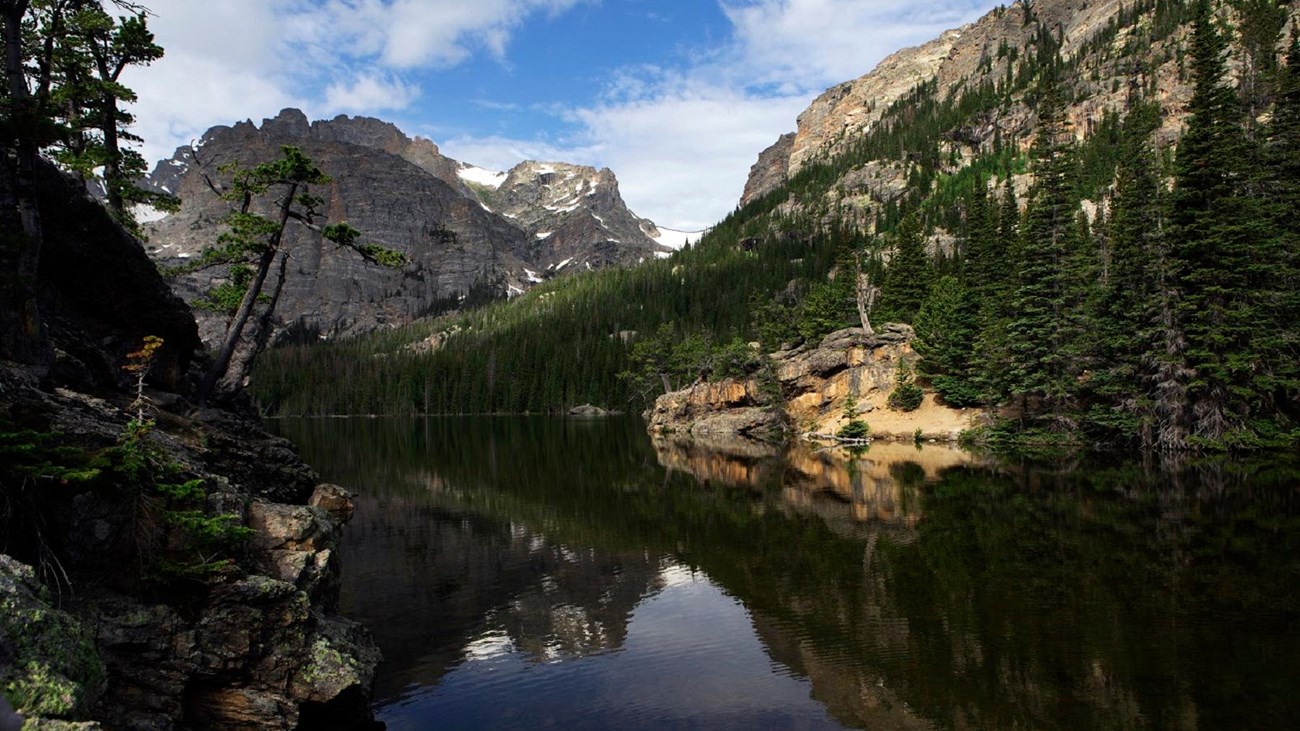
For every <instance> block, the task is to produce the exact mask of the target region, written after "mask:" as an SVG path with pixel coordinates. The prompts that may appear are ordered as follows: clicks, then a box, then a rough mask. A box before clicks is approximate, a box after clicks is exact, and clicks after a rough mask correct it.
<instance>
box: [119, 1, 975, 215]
mask: <svg viewBox="0 0 1300 731" xmlns="http://www.w3.org/2000/svg"><path fill="white" fill-rule="evenodd" d="M147 5H148V6H149V7H150V8H151V10H152V11H153V14H154V17H153V18H152V19H151V26H152V27H153V28H154V30H155V32H156V33H157V36H158V42H159V43H161V44H162V45H163V46H164V48H166V50H167V55H166V56H165V57H164V58H163V59H162V60H161V61H159V62H158V63H156V64H154V65H153V66H152V67H149V68H147V69H133V70H132V75H131V77H130V78H128V79H127V83H128V84H129V85H131V86H132V87H133V88H134V89H136V91H137V92H138V93H139V94H140V102H139V104H138V105H137V108H136V113H137V116H138V118H139V124H138V129H137V132H139V133H140V134H142V135H143V136H144V137H145V139H146V144H145V148H144V150H143V151H144V153H145V155H146V157H148V158H150V159H159V158H162V157H167V156H169V155H170V154H171V151H172V150H173V149H174V148H175V147H176V146H178V145H182V144H186V143H187V142H189V141H190V140H192V139H195V138H197V137H198V136H200V135H201V134H202V133H203V131H204V130H206V129H207V128H208V127H210V126H212V125H216V124H233V123H234V122H237V121H240V120H243V119H252V120H254V121H260V120H261V119H263V118H265V117H270V116H274V115H275V114H276V113H277V112H278V111H279V110H280V109H281V108H283V107H286V106H295V107H299V108H301V109H303V110H304V111H305V112H306V113H307V114H308V116H310V117H312V118H313V119H320V118H328V117H333V116H335V115H337V114H350V115H367V116H374V117H379V118H381V119H385V120H388V121H391V122H394V123H395V124H397V125H398V126H399V127H401V128H402V130H403V131H405V132H406V133H407V134H409V135H420V136H423V137H427V138H429V139H432V140H433V141H434V142H435V143H437V144H438V145H439V147H440V148H441V149H442V151H443V153H444V154H447V155H449V156H451V157H453V158H456V159H457V160H461V161H464V162H469V163H472V164H475V165H480V166H482V167H487V168H491V169H495V170H504V169H507V168H509V167H511V166H512V165H514V164H515V163H518V162H520V161H522V160H525V159H540V160H557V161H564V162H574V163H582V164H588V165H595V166H597V167H609V168H611V169H612V170H614V172H615V174H616V175H617V176H618V178H619V182H620V186H621V190H622V192H623V196H624V198H625V199H626V200H627V202H628V204H629V206H630V207H631V208H632V209H633V210H634V211H636V212H637V213H638V214H640V215H642V216H646V217H649V218H651V219H652V220H654V221H655V222H657V223H659V224H661V225H665V226H669V227H672V228H678V229H685V230H698V229H700V228H703V227H705V226H708V225H710V224H712V223H714V222H716V221H717V220H719V219H720V218H721V217H722V216H724V215H726V213H727V212H728V211H730V210H731V209H732V207H734V206H735V204H736V201H737V200H738V198H739V196H740V193H741V189H742V188H743V186H744V182H745V176H746V174H747V172H748V170H749V166H750V165H752V164H753V162H754V160H755V159H756V158H757V156H758V153H759V152H760V151H761V150H762V149H763V148H765V147H767V146H768V145H769V144H771V143H772V142H774V141H775V140H776V138H777V136H778V135H780V134H781V133H783V132H789V131H793V130H794V129H795V118H796V116H797V115H798V114H799V112H801V111H802V110H803V109H804V108H805V107H806V106H807V105H808V103H809V102H810V101H812V99H813V98H814V97H816V96H817V95H818V94H819V93H821V92H822V91H823V90H825V89H826V88H827V87H830V86H832V85H834V84H837V83H839V82H842V81H847V80H849V79H852V78H856V77H857V76H860V75H862V74H864V73H866V72H868V71H869V70H871V68H873V67H874V66H875V64H876V63H877V62H879V61H880V60H881V59H882V58H884V57H885V56H886V55H888V54H889V53H892V52H893V51H896V50H898V49H899V48H902V47H905V46H909V45H915V44H917V43H922V42H924V41H926V40H929V39H931V38H933V37H935V36H937V35H938V34H939V33H940V32H942V31H943V30H946V29H948V28H953V27H957V26H960V25H962V24H964V23H967V22H970V21H973V20H975V19H976V18H978V17H979V16H980V15H982V14H983V13H985V12H987V11H988V10H990V9H992V7H993V6H994V5H995V3H993V2H990V1H989V0H938V1H937V2H929V3H916V2H910V1H907V0H201V1H200V0H151V1H149V2H147Z"/></svg>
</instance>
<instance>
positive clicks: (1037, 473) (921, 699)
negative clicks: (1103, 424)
mask: <svg viewBox="0 0 1300 731" xmlns="http://www.w3.org/2000/svg"><path fill="white" fill-rule="evenodd" d="M278 428H279V429H280V430H281V431H282V433H284V434H285V435H286V436H289V437H290V438H292V439H294V440H295V441H297V442H298V443H299V445H300V446H301V448H302V451H303V453H304V456H305V457H306V458H307V459H308V461H310V462H311V463H312V464H313V465H315V466H316V467H317V469H318V470H319V471H320V472H321V474H322V476H323V477H324V478H325V479H327V480H330V481H334V482H338V483H341V484H344V485H347V486H349V487H351V488H352V489H354V490H356V491H357V492H358V493H360V498H359V500H358V502H357V514H356V518H355V519H354V521H353V523H352V524H351V525H350V526H349V527H348V529H347V534H346V536H345V544H344V547H343V561H344V566H345V577H344V588H343V598H342V604H343V610H344V612H345V613H346V614H349V615H350V616H353V617H355V618H357V619H359V620H361V621H363V622H365V623H366V624H367V625H369V626H370V627H371V628H372V629H373V631H374V633H375V636H376V638H377V639H378V641H379V643H380V645H381V647H382V649H383V651H384V654H385V657H386V663H385V665H384V666H383V667H382V669H381V677H380V678H379V681H378V688H377V711H378V715H379V717H380V718H381V719H383V720H384V721H386V722H387V723H388V725H389V728H391V729H425V728H439V729H472V728H491V729H498V728H521V729H523V728H527V729H533V728H565V729H583V728H592V729H603V728H619V729H638V728H644V729H661V728H706V729H765V728H790V729H821V728H863V729H932V728H941V729H1189V730H1190V729H1200V730H1202V731H1203V730H1206V729H1295V728H1300V478H1297V474H1300V472H1298V471H1297V465H1296V463H1295V461H1294V460H1290V459H1283V458H1279V457H1270V458H1267V459H1259V460H1256V461H1254V462H1252V463H1242V462H1230V463H1216V462H1203V463H1198V464H1185V465H1179V466H1177V467H1176V468H1174V467H1170V466H1164V467H1161V466H1159V465H1153V464H1145V465H1144V464H1140V463H1135V462H1134V463H1118V464H1094V463H1080V464H1071V465H1058V466H1056V467H1054V468H1052V469H1043V468H1037V469H1029V468H1026V467H1023V466H1014V465H1012V466H1008V465H994V464H990V463H988V462H986V461H982V460H979V459H976V458H973V457H971V456H970V455H966V454H963V453H961V452H957V451H953V450H948V449H944V448H940V447H929V446H927V447H925V448H924V449H922V450H917V449H916V448H914V447H912V446H911V445H906V446H903V445H877V446H873V447H872V448H871V449H870V450H869V451H868V452H866V453H865V454H864V455H861V456H860V457H858V458H856V459H848V458H845V457H843V456H838V457H837V456H835V455H831V454H825V453H815V452H812V451H809V450H796V451H793V452H791V453H789V454H783V455H772V454H765V453H763V452H762V451H761V450H759V449H756V448H751V447H748V446H743V445H719V447H716V448H703V447H686V446H683V445H675V444H669V443H652V442H651V441H650V439H649V438H648V437H647V436H646V435H645V433H644V431H643V428H642V426H641V424H640V423H639V422H637V421H635V420H631V419H628V420H621V419H620V420H611V421H573V420H561V419H544V418H496V419H488V418H484V419H427V420H412V419H390V420H385V419H372V420H317V421H291V422H280V423H279V427H278Z"/></svg>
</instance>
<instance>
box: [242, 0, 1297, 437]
mask: <svg viewBox="0 0 1300 731" xmlns="http://www.w3.org/2000/svg"><path fill="white" fill-rule="evenodd" d="M1233 8H1234V11H1233V13H1232V14H1231V17H1232V18H1234V19H1235V20H1236V21H1237V22H1234V23H1232V24H1229V23H1227V22H1226V21H1225V18H1226V17H1228V15H1226V14H1216V13H1215V12H1214V11H1213V8H1212V6H1211V3H1209V2H1205V1H1204V0H1199V1H1197V2H1191V3H1183V2H1178V1H1176V0H1158V1H1155V2H1145V3H1142V2H1139V3H1136V4H1134V5H1133V6H1132V7H1131V8H1128V9H1126V10H1125V11H1124V12H1121V13H1120V14H1119V15H1118V16H1117V17H1116V18H1115V19H1113V20H1112V22H1111V23H1110V25H1109V26H1107V27H1106V28H1104V29H1103V30H1101V31H1099V32H1098V33H1097V34H1096V35H1095V36H1094V37H1093V38H1092V39H1090V40H1089V41H1088V49H1091V50H1092V51H1095V53H1091V54H1088V53H1083V52H1078V53H1074V54H1071V56H1070V57H1069V58H1062V54H1061V52H1060V50H1061V43H1062V41H1061V39H1060V38H1059V37H1057V36H1056V35H1055V34H1053V33H1052V32H1051V31H1050V30H1048V29H1045V28H1044V29H1041V30H1040V31H1039V32H1038V34H1037V36H1036V39H1035V42H1034V43H1033V45H1032V51H1033V52H1031V53H1029V52H1026V53H1022V54H1021V56H1020V57H1019V58H1016V59H1013V60H1014V61H1015V63H1012V64H1008V69H1013V68H1014V69H1015V71H1014V73H1012V72H1011V71H1008V73H1007V74H1006V76H1005V77H1004V78H1001V79H1000V80H997V81H985V82H982V83H979V84H976V85H968V86H967V87H966V88H965V89H964V90H961V91H959V92H953V93H950V94H946V95H945V94H940V93H939V90H938V89H937V87H935V86H934V85H933V84H923V85H921V86H919V87H917V88H916V89H915V90H914V92H913V93H912V94H910V95H908V96H907V97H905V98H903V99H901V100H899V101H898V102H897V103H895V104H894V105H893V106H892V107H891V108H890V109H889V110H887V111H886V112H885V114H884V116H883V117H882V120H881V122H880V123H879V124H877V125H876V126H874V127H873V128H872V129H871V130H870V131H869V132H868V133H866V134H864V135H863V136H862V137H861V138H860V139H857V140H853V141H851V142H850V143H849V144H847V145H845V146H843V147H842V148H841V149H842V150H843V151H842V153H841V154H839V155H837V156H835V157H833V158H830V159H823V160H817V161H815V162H814V163H812V164H809V165H806V166H805V167H803V168H802V169H801V171H800V172H799V173H798V174H796V175H795V176H794V177H793V178H792V179H790V180H789V181H788V183H787V184H786V185H784V186H783V187H782V188H780V189H778V190H776V191H773V192H772V193H770V194H768V195H766V196H765V197H763V198H761V199H759V200H756V201H752V202H751V203H749V204H748V205H745V206H744V207H741V208H739V209H738V210H736V211H735V212H733V213H732V214H731V215H730V216H728V217H727V218H726V219H725V220H723V221H722V222H721V223H719V224H718V225H717V226H716V227H715V228H713V229H712V230H711V231H710V232H709V233H708V234H707V235H706V236H705V237H704V238H703V239H702V240H701V241H700V242H698V244H696V245H695V246H693V247H688V248H687V249H686V250H683V251H681V252H679V253H677V254H676V255H674V256H673V257H671V258H669V259H667V260H662V261H655V262H649V263H646V264H643V265H641V266H639V267H636V268H632V269H622V270H610V271H598V272H592V273H587V274H583V275H579V276H574V277H570V278H565V279H561V280H557V281H551V282H548V283H545V284H543V285H539V286H538V287H536V288H535V289H533V290H531V291H529V292H528V293H527V294H525V295H522V296H520V297H517V298H515V299H513V300H510V301H509V302H499V303H495V304H491V305H488V306H486V307H482V308H478V309H474V310H472V311H467V312H464V313H461V314H458V315H453V316H448V317H443V318H438V319H435V320H429V321H423V322H419V323H416V324H413V325H410V326H407V327H404V328H401V329H397V330H393V331H390V332H387V333H382V334H376V335H371V336H368V337H364V338H360V339H356V340H349V341H343V342H333V343H325V344H316V345H310V346H292V347H286V348H282V349H278V350H275V351H272V352H270V353H268V354H267V355H266V357H265V360H264V362H263V363H262V364H261V365H260V366H259V369H258V371H257V373H256V374H255V379H254V387H255V391H256V393H257V395H258V397H259V398H260V399H261V400H262V402H263V403H264V404H265V405H266V407H267V408H268V409H269V410H270V411H271V412H273V413H278V414H331V413H379V412H384V413H491V412H524V411H529V412H541V411H557V410H562V409H566V408H568V407H570V406H572V405H575V404H579V403H583V402H593V403H600V404H604V405H606V406H610V407H616V408H618V407H622V408H629V407H630V408H634V409H639V408H641V407H642V405H643V404H645V403H646V401H647V400H652V399H653V397H654V396H655V395H656V392H657V391H662V388H663V387H664V386H668V387H679V386H681V385H685V384H686V383H689V382H690V381H691V380H693V379H694V378H696V377H698V376H700V375H707V376H717V375H721V374H735V373H737V372H739V371H744V370H754V369H757V368H760V367H761V365H762V360H763V359H762V358H761V357H759V356H757V354H756V352H755V351H754V350H752V349H750V348H749V347H748V346H747V345H746V344H747V343H749V342H751V341H758V342H759V343H761V345H762V349H761V350H762V351H763V352H768V351H771V350H774V349H776V348H777V347H779V346H781V345H783V344H786V345H789V344H796V343H798V342H802V341H815V340H817V339H818V338H820V337H821V336H823V335H824V334H826V333H828V332H831V331H833V330H835V329H838V328H842V327H848V326H852V325H856V324H857V323H858V313H857V309H856V302H855V297H854V287H855V286H856V281H855V279H856V278H855V277H853V276H844V275H845V274H846V273H850V272H852V271H854V269H856V270H858V271H863V272H865V273H866V275H867V276H868V277H869V278H870V279H871V281H873V282H877V283H879V286H880V288H881V296H880V298H879V300H878V302H877V304H876V307H875V310H874V312H872V315H871V317H872V320H873V321H876V322H882V321H903V322H909V323H912V324H913V325H914V326H915V328H916V330H917V334H918V341H917V343H916V347H917V350H918V352H919V353H920V354H921V355H922V360H921V362H920V371H921V375H922V376H923V377H924V378H925V379H927V380H928V383H929V384H930V385H931V386H932V387H933V388H934V389H935V390H936V391H937V392H938V394H939V395H940V397H941V398H942V399H943V400H945V401H946V402H947V403H949V404H951V405H954V406H976V407H984V408H989V409H992V410H995V411H996V412H997V413H999V414H1001V415H1003V416H1004V417H1005V419H1006V422H1005V425H1006V426H1007V427H1008V430H1009V431H1014V432H1016V433H1018V434H1020V435H1022V437H1023V436H1024V435H1030V436H1032V437H1043V438H1051V439H1067V440H1074V441H1079V442H1084V443H1089V444H1108V445H1129V446H1143V447H1147V448H1155V449H1162V450H1185V449H1205V448H1250V447H1261V446H1270V445H1281V444H1289V443H1294V441H1296V439H1297V437H1298V436H1300V430H1297V426H1296V425H1297V418H1300V252H1298V245H1297V238H1298V237H1300V218H1298V217H1297V215H1296V214H1297V211H1300V32H1298V31H1297V30H1296V29H1295V28H1289V27H1287V21H1286V19H1287V17H1288V16H1287V13H1286V7H1285V6H1282V7H1279V6H1277V5H1276V4H1275V3H1271V2H1263V1H1262V0H1242V1H1241V2H1236V3H1233ZM1188 26H1190V28H1191V31H1190V34H1189V35H1188V36H1187V42H1186V43H1185V44H1179V45H1178V48H1179V51H1178V52H1179V57H1178V61H1179V68H1180V69H1181V70H1182V73H1185V74H1187V75H1188V77H1189V78H1190V80H1191V81H1192V84H1193V96H1192V99H1191V101H1190V104H1189V109H1188V111H1189V115H1188V117H1187V120H1186V126H1185V130H1184V132H1183V135H1182V138H1181V140H1180V142H1179V143H1178V145H1177V148H1176V149H1172V148H1171V147H1168V146H1162V145H1160V144H1158V142H1157V137H1156V135H1155V134H1154V133H1155V131H1156V130H1157V129H1158V128H1159V127H1160V121H1161V114H1162V110H1161V108H1160V107H1159V105H1158V104H1157V103H1156V102H1155V101H1154V100H1153V99H1152V98H1151V97H1152V93H1151V92H1152V91H1153V88H1154V86H1153V82H1152V80H1151V75H1150V74H1146V73H1142V72H1141V70H1140V68H1138V67H1140V66H1141V65H1142V64H1143V63H1148V64H1151V65H1152V67H1158V66H1159V65H1160V64H1161V63H1162V62H1163V61H1164V60H1166V59H1145V60H1144V59H1143V58H1142V54H1143V53H1144V51H1145V49H1147V48H1149V47H1151V45H1152V44H1153V43H1154V41H1156V40H1160V39H1164V38H1168V37H1170V36H1171V35H1173V34H1176V33H1178V32H1179V31H1180V30H1181V29H1183V28H1186V27H1188ZM1121 30H1124V31H1126V33H1127V35H1126V38H1127V41H1126V43H1125V44H1124V45H1123V46H1122V47H1117V44H1116V43H1114V41H1115V39H1116V38H1117V36H1118V34H1119V32H1120V31H1121ZM1230 46H1231V48H1232V49H1233V53H1234V54H1235V55H1236V56H1235V57H1237V58H1238V60H1240V61H1241V62H1240V63H1238V64H1236V65H1235V70H1234V71H1233V72H1232V73H1229V63H1228V60H1229V56H1230V54H1229V48H1230ZM1279 48H1283V49H1287V50H1286V52H1285V53H1282V54H1279V53H1277V51H1276V49H1279ZM1003 53H1010V54H1015V50H1014V49H1011V50H1006V49H1001V50H999V54H1003ZM1097 53H1101V54H1102V55H1108V54H1109V55H1118V56H1120V57H1128V56H1131V57H1132V58H1133V59H1135V61H1134V63H1135V69H1137V70H1135V72H1134V74H1133V75H1132V78H1131V80H1130V84H1129V88H1128V90H1127V98H1128V103H1127V105H1126V108H1125V109H1124V110H1123V112H1122V113H1119V112H1113V113H1109V114H1107V115H1106V116H1105V117H1104V118H1102V119H1100V120H1097V122H1096V123H1095V124H1093V125H1090V129H1089V130H1088V134H1086V135H1083V136H1080V135H1076V134H1075V130H1073V129H1071V128H1070V124H1069V119H1068V116H1067V115H1066V113H1065V112H1066V108H1067V104H1066V102H1067V101H1068V100H1070V99H1072V98H1074V95H1076V94H1077V93H1079V91H1078V89H1076V85H1077V84H1078V83H1079V82H1078V80H1079V79H1081V78H1087V75H1088V74H1089V73H1090V70H1089V69H1088V68H1084V67H1082V66H1081V65H1080V63H1081V62H1080V61H1079V59H1081V58H1092V59H1095V58H1097ZM1016 99H1023V100H1025V101H1026V102H1028V103H1029V104H1030V105H1031V106H1032V107H1033V109H1034V110H1035V114H1036V117H1037V124H1036V130H1035V134H1034V135H1033V137H1032V139H1026V140H1017V139H1014V138H1008V139H1003V138H1002V136H1001V135H999V136H998V137H996V138H995V139H994V140H992V143H991V144H987V145H983V146H981V147H980V148H979V152H978V154H976V155H975V156H974V157H973V159H972V160H970V161H969V163H967V164H961V165H954V164H953V161H952V159H951V155H949V154H945V148H944V147H943V145H942V144H941V142H942V141H943V140H945V139H946V138H948V137H950V136H951V133H952V131H953V130H956V129H959V128H961V126H962V125H963V124H966V123H967V122H968V121H969V120H971V119H972V118H976V117H979V116H996V115H997V114H998V113H999V111H1005V110H1006V109H1007V108H1008V107H1009V105H1011V104H1012V103H1013V100H1016ZM869 161H897V162H900V163H902V164H903V165H904V166H905V169H906V175H907V189H906V191H905V192H904V193H903V194H902V195H900V196H899V197H897V198H895V199H893V200H890V201H887V202H883V203H882V204H881V205H880V206H879V207H878V208H877V209H876V210H875V213H874V220H869V221H862V220H856V219H860V216H859V215H857V212H856V211H854V212H850V211H846V210H843V209H842V208H840V207H839V205H838V204H837V203H835V202H834V201H836V200H837V197H836V195H834V194H835V192H836V191H835V186H836V185H837V181H839V180H840V178H841V177H842V176H843V174H844V173H845V172H847V171H849V170H853V169H855V168H857V167H860V166H862V165H863V164H864V163H867V162H869ZM1024 172H1029V173H1032V180H1033V183H1032V187H1031V188H1030V189H1029V190H1028V191H1027V194H1026V191H1023V190H1021V191H1017V190H1014V189H1013V188H1012V186H1011V185H1010V184H1009V183H1008V181H1009V180H1011V179H1012V177H1013V176H1015V175H1017V174H1020V173H1024ZM828 201H829V202H828ZM1083 201H1091V202H1093V203H1099V205H1096V206H1093V207H1085V206H1084V205H1082V202H1083ZM1086 210H1087V211H1095V213H1092V214H1091V215H1088V214H1087V213H1086V212H1085V211H1086ZM855 216H856V219H855ZM933 231H944V232H948V233H950V234H952V235H953V238H954V239H955V242H954V243H953V244H952V245H951V246H940V247H927V245H926V244H927V240H929V239H930V235H929V234H930V232H933ZM652 376H653V377H652Z"/></svg>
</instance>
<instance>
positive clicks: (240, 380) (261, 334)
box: [221, 252, 289, 391]
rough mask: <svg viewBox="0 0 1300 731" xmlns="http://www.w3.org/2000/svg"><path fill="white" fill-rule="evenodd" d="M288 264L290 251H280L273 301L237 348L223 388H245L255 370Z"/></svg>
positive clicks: (223, 380)
mask: <svg viewBox="0 0 1300 731" xmlns="http://www.w3.org/2000/svg"><path fill="white" fill-rule="evenodd" d="M288 265H289V253H288V252H280V264H279V266H277V267H276V276H275V287H274V289H272V290H271V301H270V302H268V303H267V304H266V307H265V308H263V310H262V314H261V315H260V316H259V317H258V318H257V321H256V323H254V325H253V329H252V331H251V332H250V333H249V334H248V337H247V338H245V339H244V340H245V344H244V346H243V347H238V348H236V349H235V354H234V356H233V357H232V358H231V361H230V366H229V367H228V368H227V369H226V375H225V376H224V377H222V379H221V387H222V389H223V390H226V391H234V390H235V389H238V388H243V387H244V386H245V385H246V382H247V381H248V376H249V374H251V373H252V371H253V361H255V360H256V359H257V356H259V355H261V354H262V351H264V350H266V346H267V343H268V342H269V340H270V337H271V330H272V324H273V320H272V316H273V314H274V313H275V307H276V305H278V304H279V303H280V293H281V292H283V291H284V282H285V279H286V278H287V274H288Z"/></svg>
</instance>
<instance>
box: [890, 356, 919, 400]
mask: <svg viewBox="0 0 1300 731" xmlns="http://www.w3.org/2000/svg"><path fill="white" fill-rule="evenodd" d="M924 398H925V391H922V390H921V387H920V386H918V385H916V372H915V371H914V370H912V366H911V364H909V363H906V362H904V363H899V364H898V369H897V370H896V371H895V372H894V390H893V391H890V393H889V401H888V402H889V408H891V409H893V410H895V411H916V410H917V409H918V408H920V406H921V401H922V400H923V399H924Z"/></svg>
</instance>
